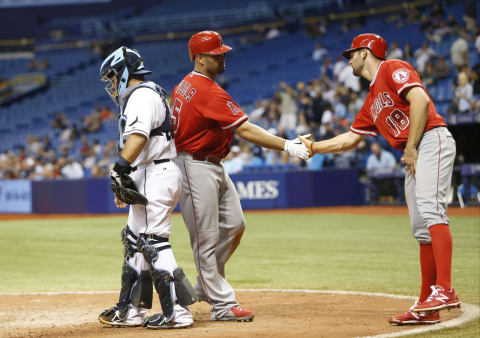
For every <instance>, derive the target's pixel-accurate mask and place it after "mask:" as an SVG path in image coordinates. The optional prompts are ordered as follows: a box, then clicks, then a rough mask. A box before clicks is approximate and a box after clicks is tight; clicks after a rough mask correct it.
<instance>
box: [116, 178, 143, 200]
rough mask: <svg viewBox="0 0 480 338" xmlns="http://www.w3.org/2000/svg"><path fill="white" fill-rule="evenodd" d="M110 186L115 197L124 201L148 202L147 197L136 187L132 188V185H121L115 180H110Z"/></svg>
mask: <svg viewBox="0 0 480 338" xmlns="http://www.w3.org/2000/svg"><path fill="white" fill-rule="evenodd" d="M110 188H111V189H112V191H113V193H114V194H115V196H117V198H118V199H119V200H120V201H122V202H124V203H127V204H141V205H147V204H148V199H147V198H146V197H145V196H143V195H142V194H140V193H139V192H138V191H137V190H136V189H135V190H134V189H132V188H133V187H130V188H127V187H122V186H121V185H120V184H118V183H117V182H116V181H114V180H112V181H111V182H110Z"/></svg>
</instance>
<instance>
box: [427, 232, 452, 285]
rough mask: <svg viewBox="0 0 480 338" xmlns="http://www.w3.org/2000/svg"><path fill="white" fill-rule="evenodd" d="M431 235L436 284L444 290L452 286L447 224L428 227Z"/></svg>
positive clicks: (449, 237) (450, 245) (449, 238)
mask: <svg viewBox="0 0 480 338" xmlns="http://www.w3.org/2000/svg"><path fill="white" fill-rule="evenodd" d="M428 230H429V231H430V236H431V237H432V248H433V255H434V256H435V262H436V264H437V285H441V286H443V287H444V289H445V290H450V289H451V287H452V284H451V278H452V247H453V244H452V234H451V232H450V227H449V226H448V225H447V224H435V225H432V226H431V227H430V228H429V229H428Z"/></svg>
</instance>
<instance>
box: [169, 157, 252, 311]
mask: <svg viewBox="0 0 480 338" xmlns="http://www.w3.org/2000/svg"><path fill="white" fill-rule="evenodd" d="M175 162H176V163H177V165H178V167H179V168H180V170H181V171H182V175H183V183H182V192H181V195H180V208H181V211H182V216H183V220H184V221H185V225H186V226H187V229H188V232H189V233H190V244H191V246H192V250H193V257H194V260H195V265H196V267H197V272H198V276H197V283H196V285H195V292H196V293H197V295H198V297H199V299H200V300H205V301H208V302H209V303H210V304H211V306H212V308H211V311H212V315H214V316H216V317H222V316H223V315H224V314H225V313H227V312H228V311H229V310H230V309H231V308H232V307H234V306H236V305H238V303H237V301H236V300H235V292H234V290H233V288H232V287H231V286H230V284H229V283H228V282H227V280H226V279H225V263H226V262H227V261H228V259H229V258H230V256H231V255H232V254H233V252H234V251H235V249H236V248H237V247H238V245H239V244H240V239H241V238H242V235H243V232H244V230H245V218H244V216H243V212H242V207H241V205H240V199H239V197H238V194H237V191H236V189H235V186H234V184H233V182H232V180H231V179H230V177H229V176H228V174H227V173H226V172H225V170H224V169H223V166H222V165H221V164H218V165H217V164H213V163H209V162H206V161H198V160H194V159H193V158H192V156H191V155H190V154H187V153H178V157H177V159H176V160H175Z"/></svg>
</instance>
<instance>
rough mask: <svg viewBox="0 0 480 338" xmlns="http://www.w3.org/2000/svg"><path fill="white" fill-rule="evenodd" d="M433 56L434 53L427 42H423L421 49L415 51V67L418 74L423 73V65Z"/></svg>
mask: <svg viewBox="0 0 480 338" xmlns="http://www.w3.org/2000/svg"><path fill="white" fill-rule="evenodd" d="M433 56H435V51H434V50H433V49H432V48H430V46H429V44H428V42H427V41H424V42H423V44H422V47H420V48H419V49H417V50H416V51H415V65H416V68H417V70H418V72H419V73H423V72H424V71H425V64H426V63H427V62H428V61H429V60H430V59H431V58H432V57H433Z"/></svg>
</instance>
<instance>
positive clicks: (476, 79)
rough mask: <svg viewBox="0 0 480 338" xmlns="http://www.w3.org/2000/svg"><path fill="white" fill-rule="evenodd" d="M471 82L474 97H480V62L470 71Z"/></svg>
mask: <svg viewBox="0 0 480 338" xmlns="http://www.w3.org/2000/svg"><path fill="white" fill-rule="evenodd" d="M470 81H471V83H472V86H473V95H480V62H477V64H476V65H474V66H473V68H472V70H471V71H470Z"/></svg>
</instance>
